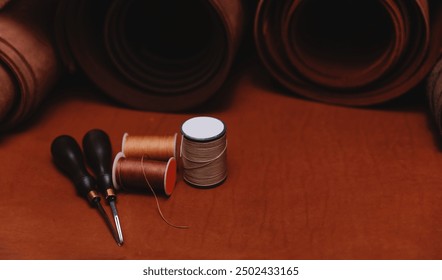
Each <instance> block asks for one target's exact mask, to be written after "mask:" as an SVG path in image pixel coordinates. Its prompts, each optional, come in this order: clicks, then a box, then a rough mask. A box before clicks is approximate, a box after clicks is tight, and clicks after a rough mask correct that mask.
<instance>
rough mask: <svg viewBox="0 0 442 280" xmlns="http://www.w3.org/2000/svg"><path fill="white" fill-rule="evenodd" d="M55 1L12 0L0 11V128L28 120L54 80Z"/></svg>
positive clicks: (57, 71) (55, 66) (55, 71)
mask: <svg viewBox="0 0 442 280" xmlns="http://www.w3.org/2000/svg"><path fill="white" fill-rule="evenodd" d="M57 2H58V1H57V0H44V1H31V0H16V1H13V2H11V3H9V4H8V5H7V6H6V7H4V8H3V9H2V11H1V12H0V85H1V88H0V96H1V97H0V128H1V129H5V128H9V127H13V126H15V125H17V124H18V123H20V122H22V121H23V120H25V119H26V118H28V117H29V116H30V115H31V114H32V113H33V112H34V110H35V109H36V108H37V106H38V105H39V104H40V103H41V101H42V99H43V98H44V97H45V96H46V94H47V93H48V91H50V90H51V89H52V87H53V85H54V83H55V82H56V81H57V79H58V76H59V74H60V73H59V72H60V67H59V64H58V59H57V57H56V54H55V50H54V45H53V42H52V28H53V24H52V23H53V21H52V19H53V15H54V12H55V7H56V4H57Z"/></svg>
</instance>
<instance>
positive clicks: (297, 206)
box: [0, 58, 442, 259]
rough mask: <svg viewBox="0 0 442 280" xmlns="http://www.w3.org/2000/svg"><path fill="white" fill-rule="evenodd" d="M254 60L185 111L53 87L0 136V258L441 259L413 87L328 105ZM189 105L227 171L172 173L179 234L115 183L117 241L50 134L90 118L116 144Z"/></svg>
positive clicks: (439, 196)
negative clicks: (120, 233)
mask: <svg viewBox="0 0 442 280" xmlns="http://www.w3.org/2000/svg"><path fill="white" fill-rule="evenodd" d="M252 60H256V58H253V59H252ZM257 69H260V67H259V65H256V64H255V63H251V64H250V65H247V67H245V66H244V67H243V66H238V67H236V70H235V73H234V75H233V77H235V78H234V79H233V80H231V81H230V82H229V84H228V85H227V86H226V87H224V88H223V90H222V92H220V94H219V95H217V96H216V97H215V99H212V100H211V101H210V103H206V104H205V106H204V107H202V108H200V109H199V110H197V111H193V112H190V113H186V114H184V113H179V114H178V113H176V114H168V113H155V112H141V111H135V110H131V109H127V108H122V107H120V106H117V105H116V104H114V103H109V102H108V100H107V99H106V98H104V97H103V98H101V97H99V96H100V95H96V94H95V91H94V90H92V89H91V88H92V87H90V86H88V85H84V86H82V85H81V84H79V83H74V85H71V86H67V88H66V89H64V88H61V89H59V90H58V91H57V94H54V95H52V97H51V99H50V100H49V102H47V103H45V105H44V106H43V107H42V110H40V111H39V114H38V115H36V117H35V118H34V119H33V120H32V121H31V122H30V123H28V124H27V126H26V127H22V129H20V130H16V131H14V132H11V133H9V134H7V135H3V137H2V139H1V141H0V155H1V158H2V171H1V176H0V186H1V190H2V195H1V196H0V213H1V215H0V224H1V226H0V258H1V259H441V258H442V238H441V234H440V233H441V232H442V219H441V216H442V204H441V201H442V188H441V181H442V173H441V172H440V170H442V155H441V152H440V148H439V145H438V141H436V139H437V137H436V135H437V134H436V133H435V129H433V126H432V122H431V121H429V119H430V118H429V116H428V114H427V112H426V111H427V108H426V105H425V104H426V101H425V100H424V98H423V96H424V95H423V92H422V91H423V89H417V90H416V91H415V92H414V93H412V94H411V95H410V96H409V97H407V98H404V97H403V98H401V99H399V100H396V102H394V103H389V104H387V105H384V106H382V107H376V108H372V109H355V108H347V107H338V106H330V105H325V104H321V103H315V102H310V101H306V100H303V99H299V98H295V97H293V96H288V95H285V94H283V93H282V92H283V91H282V90H279V89H278V90H276V89H275V87H274V85H273V84H272V83H270V82H269V81H268V80H267V78H266V77H267V76H266V74H264V73H262V72H260V71H258V70H257ZM196 115H212V116H215V117H217V118H219V119H221V120H223V121H224V122H225V123H226V125H227V137H228V143H229V144H228V145H229V146H228V155H227V157H228V171H229V175H228V178H227V181H226V182H225V183H224V184H222V185H221V186H219V187H217V188H213V189H209V190H201V189H196V188H192V187H190V186H188V185H187V184H185V183H184V182H183V181H182V179H181V178H180V179H179V180H178V183H177V186H176V189H175V191H174V193H173V194H172V196H171V197H170V198H169V199H166V198H160V204H161V207H162V210H163V213H164V215H165V216H166V217H167V218H168V219H169V220H170V221H171V222H174V223H176V224H185V225H189V226H190V229H188V230H178V229H175V228H171V227H170V226H168V225H166V224H165V223H164V222H163V221H162V219H161V218H160V217H159V215H158V213H157V211H156V207H155V202H154V198H153V197H152V196H151V195H148V194H144V195H143V194H133V193H119V194H118V208H119V211H120V215H121V223H122V226H123V230H124V237H125V244H124V246H123V247H121V248H120V247H117V246H116V244H115V242H114V240H113V239H112V236H111V235H110V234H109V232H108V231H107V229H106V226H105V224H104V223H103V222H102V220H101V219H100V217H99V216H98V214H97V213H96V212H95V210H94V209H91V208H90V207H89V206H88V204H87V203H86V201H84V200H83V199H81V198H79V197H78V196H77V195H76V192H75V190H74V187H73V186H72V184H71V183H70V182H69V181H68V179H67V178H65V177H64V176H63V175H62V174H61V173H59V172H58V171H57V169H56V168H55V166H54V165H53V164H52V162H51V156H50V152H49V148H50V144H51V141H52V140H53V138H54V137H56V136H57V135H59V134H70V135H72V136H74V137H75V138H76V139H77V140H79V141H80V140H81V138H82V137H83V135H84V134H85V133H86V132H87V131H88V130H89V129H91V128H101V129H103V130H105V131H107V132H108V133H109V135H110V138H111V140H112V144H113V148H114V153H116V152H117V151H118V150H119V147H120V145H121V137H122V135H123V133H124V132H129V133H132V134H137V135H142V134H154V135H155V134H158V135H170V134H171V133H174V132H179V129H180V126H181V124H182V123H183V122H184V121H185V120H187V119H188V118H190V117H193V116H196ZM106 210H109V208H108V207H106ZM108 212H109V211H108Z"/></svg>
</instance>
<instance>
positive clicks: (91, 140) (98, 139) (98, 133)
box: [83, 129, 123, 244]
mask: <svg viewBox="0 0 442 280" xmlns="http://www.w3.org/2000/svg"><path fill="white" fill-rule="evenodd" d="M83 150H84V154H85V156H86V161H87V163H88V164H89V166H90V167H91V168H92V170H93V171H94V173H95V176H96V178H97V186H98V189H99V190H100V192H102V193H103V195H104V196H105V197H106V200H107V201H108V202H109V205H110V207H111V210H112V215H113V217H114V221H115V227H116V228H117V232H118V238H119V239H120V243H121V244H123V232H122V230H121V224H120V219H119V217H118V211H117V207H116V200H117V196H116V194H115V189H114V186H113V183H112V167H111V165H112V146H111V142H110V139H109V136H108V135H107V134H106V132H104V131H103V130H100V129H92V130H90V131H89V132H88V133H86V135H85V136H84V138H83Z"/></svg>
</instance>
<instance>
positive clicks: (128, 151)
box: [121, 133, 177, 161]
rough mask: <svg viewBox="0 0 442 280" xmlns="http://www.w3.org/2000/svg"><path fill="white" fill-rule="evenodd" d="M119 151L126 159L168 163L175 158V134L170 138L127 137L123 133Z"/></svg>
mask: <svg viewBox="0 0 442 280" xmlns="http://www.w3.org/2000/svg"><path fill="white" fill-rule="evenodd" d="M121 151H122V152H123V154H124V156H125V157H127V158H132V157H138V158H141V157H144V158H145V159H150V160H159V161H168V160H169V159H170V158H172V157H173V158H176V157H177V134H176V133H175V134H174V135H172V136H157V135H146V136H138V135H135V136H133V135H129V134H128V133H125V134H124V135H123V140H122V142H121Z"/></svg>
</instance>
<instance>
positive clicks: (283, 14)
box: [254, 0, 442, 106]
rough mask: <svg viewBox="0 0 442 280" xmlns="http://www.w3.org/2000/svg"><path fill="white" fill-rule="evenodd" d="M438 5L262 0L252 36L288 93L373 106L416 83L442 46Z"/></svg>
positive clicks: (412, 0)
mask: <svg viewBox="0 0 442 280" xmlns="http://www.w3.org/2000/svg"><path fill="white" fill-rule="evenodd" d="M440 2H441V1H438V0H433V1H431V0H360V1H346V0H334V1H329V0H308V1H307V0H281V1H272V0H260V2H259V4H258V9H257V13H256V17H255V25H254V37H255V43H256V46H257V50H258V53H259V56H260V57H261V59H262V61H263V63H264V65H265V66H266V68H267V69H268V70H269V72H270V73H271V74H272V75H273V76H274V77H275V78H276V80H278V81H279V82H280V83H281V84H283V85H284V86H285V87H287V88H288V89H289V90H290V91H292V92H294V93H297V94H300V95H303V96H305V97H308V98H311V99H314V100H319V101H323V102H327V103H334V104H340V105H358V106H360V105H372V104H377V103H381V102H384V101H387V100H390V99H393V98H395V97H397V96H400V95H402V94H404V93H405V92H407V91H408V90H410V89H411V88H413V87H414V86H416V85H417V84H418V83H419V82H421V81H422V80H423V79H424V78H425V76H426V75H427V74H428V73H429V72H430V70H431V68H432V67H433V65H434V64H435V62H436V60H437V58H438V56H439V54H440V50H441V47H442V5H441V3H440Z"/></svg>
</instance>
